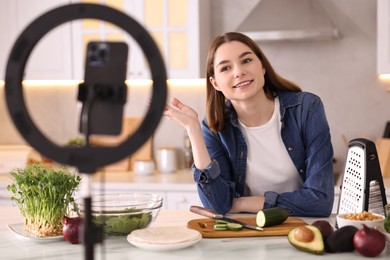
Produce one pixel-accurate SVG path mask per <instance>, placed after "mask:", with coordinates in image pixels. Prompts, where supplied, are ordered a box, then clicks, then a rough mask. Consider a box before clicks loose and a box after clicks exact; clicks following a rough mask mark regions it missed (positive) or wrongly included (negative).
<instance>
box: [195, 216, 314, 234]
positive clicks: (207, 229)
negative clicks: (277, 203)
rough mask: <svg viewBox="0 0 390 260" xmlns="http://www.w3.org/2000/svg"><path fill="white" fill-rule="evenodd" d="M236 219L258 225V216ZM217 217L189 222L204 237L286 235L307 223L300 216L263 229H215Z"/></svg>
mask: <svg viewBox="0 0 390 260" xmlns="http://www.w3.org/2000/svg"><path fill="white" fill-rule="evenodd" d="M234 219H236V220H239V221H242V222H245V223H249V224H252V225H256V217H246V218H234ZM214 224H215V219H211V218H200V219H193V220H191V221H189V222H188V223H187V226H188V227H189V228H191V229H195V230H198V231H199V232H200V233H201V234H202V237H206V238H223V237H263V236H286V235H287V234H288V232H289V231H290V230H291V229H293V228H295V227H298V226H301V225H306V224H307V223H306V222H305V221H303V220H302V219H300V218H296V217H288V218H287V220H286V221H285V222H284V223H282V224H280V225H276V226H271V227H265V228H264V230H263V231H257V230H252V229H247V228H243V229H242V230H240V231H231V230H223V231H215V230H214Z"/></svg>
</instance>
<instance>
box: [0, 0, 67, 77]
mask: <svg viewBox="0 0 390 260" xmlns="http://www.w3.org/2000/svg"><path fill="white" fill-rule="evenodd" d="M67 3H69V0H30V1H24V0H2V1H0V8H1V10H2V15H1V16H0V32H1V35H2V39H1V41H0V50H1V52H0V63H1V66H0V68H1V70H0V78H1V79H4V77H5V68H6V62H7V60H8V56H9V53H10V51H11V49H12V46H13V45H14V42H15V40H16V39H17V37H18V36H19V35H20V33H21V32H22V31H23V30H24V28H25V27H26V26H27V25H28V24H30V22H32V21H33V20H34V19H35V18H37V17H38V16H39V15H41V14H43V13H44V12H46V11H48V10H50V9H52V8H54V7H57V6H60V5H63V4H67ZM70 35H71V26H70V24H69V23H68V24H63V25H61V26H59V27H56V28H54V29H53V30H51V31H50V32H49V33H48V34H46V35H45V36H44V37H43V38H42V39H41V40H40V41H39V42H38V44H37V45H36V46H35V48H34V49H33V51H32V53H31V54H30V57H29V59H28V63H27V64H26V68H25V77H24V79H71V78H72V64H71V61H72V56H71V53H72V51H71V50H72V46H71V38H70V37H69V36H70Z"/></svg>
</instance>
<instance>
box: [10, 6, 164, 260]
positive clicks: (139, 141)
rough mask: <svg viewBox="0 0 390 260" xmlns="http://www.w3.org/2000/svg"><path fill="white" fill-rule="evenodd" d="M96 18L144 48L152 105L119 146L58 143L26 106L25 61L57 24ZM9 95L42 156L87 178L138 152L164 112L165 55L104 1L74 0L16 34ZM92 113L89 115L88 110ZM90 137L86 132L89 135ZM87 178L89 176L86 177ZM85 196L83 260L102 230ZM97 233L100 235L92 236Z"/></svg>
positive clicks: (28, 138)
mask: <svg viewBox="0 0 390 260" xmlns="http://www.w3.org/2000/svg"><path fill="white" fill-rule="evenodd" d="M88 18H89V19H98V20H104V21H107V22H111V23H113V24H114V25H117V26H118V27H121V28H122V29H123V30H125V31H126V32H127V33H128V34H130V35H131V36H132V37H133V38H134V39H135V40H136V42H137V43H138V45H139V46H140V47H141V49H142V51H143V53H144V54H145V56H146V58H147V60H148V63H149V67H150V69H151V74H152V80H153V89H152V99H151V101H150V106H149V109H148V111H147V113H146V114H145V117H144V119H143V121H142V122H141V124H140V126H139V127H138V128H137V129H136V131H135V132H134V133H133V134H132V135H131V136H129V137H128V138H127V139H126V140H124V141H123V142H122V143H120V144H119V145H117V146H115V147H91V146H90V145H89V144H87V145H85V146H83V147H77V148H76V147H63V146H58V145H56V144H54V143H53V142H51V141H50V140H49V139H47V138H46V137H45V136H44V135H43V134H42V132H41V131H40V130H39V129H38V127H37V126H36V125H35V123H34V121H33V120H32V118H31V117H30V115H29V113H28V110H27V108H26V105H25V101H24V96H23V86H22V80H23V75H24V70H25V66H26V63H27V60H28V58H29V56H30V54H31V52H32V50H33V48H34V47H35V45H36V44H37V43H38V41H39V40H40V39H41V38H42V37H43V36H44V35H45V34H46V33H47V32H49V31H50V30H52V29H53V28H55V27H57V26H58V25H60V24H62V23H65V22H68V21H71V20H76V19H88ZM5 97H6V102H7V107H8V111H9V113H10V116H11V118H12V120H13V122H14V124H15V126H16V128H17V129H18V131H19V132H20V134H21V135H22V136H23V137H24V139H25V140H26V141H27V142H28V143H29V144H30V145H31V146H32V147H34V148H35V149H36V150H37V151H38V152H40V153H41V154H42V155H44V156H46V157H48V158H50V159H52V160H54V161H56V162H59V163H62V164H65V165H71V166H75V167H76V168H77V169H78V170H79V172H81V173H83V174H86V175H87V176H88V177H89V176H90V175H91V174H93V173H95V172H96V169H98V168H99V167H102V166H104V165H108V164H111V163H114V162H116V161H119V160H121V159H123V158H125V157H127V156H129V155H131V154H132V153H134V152H135V151H137V150H138V149H139V148H140V147H141V146H142V145H143V144H144V143H145V142H146V141H147V140H148V138H149V137H150V136H151V135H152V134H153V132H154V130H155V129H156V128H157V126H158V123H159V121H160V119H161V116H162V113H163V111H164V107H165V102H166V97H167V85H166V71H165V66H164V62H163V59H162V57H161V54H160V52H159V50H158V47H157V45H156V44H155V42H154V41H153V39H152V38H151V36H150V35H149V33H148V32H147V31H146V30H145V29H144V28H143V27H142V26H141V25H140V24H139V23H138V22H136V21H135V20H134V19H132V18H131V17H129V16H127V15H126V14H124V13H122V12H120V11H118V10H116V9H113V8H110V7H107V6H102V5H96V4H71V5H65V6H61V7H58V8H55V9H53V10H51V11H48V12H46V13H45V14H43V15H41V16H40V17H38V18H37V19H35V20H34V21H33V22H32V23H31V24H30V25H28V26H27V27H26V29H25V30H24V31H23V32H22V33H21V34H20V36H19V37H18V38H17V40H16V42H15V44H14V46H13V48H12V50H11V53H10V55H9V58H8V62H7V68H6V74H5ZM87 116H88V115H87ZM87 138H88V136H87ZM88 179H89V178H88ZM88 194H90V191H89V190H87V195H86V197H85V202H86V207H85V225H84V234H85V235H84V237H85V241H84V247H85V259H88V260H93V259H94V244H95V243H96V242H97V241H99V240H100V239H99V235H96V234H99V233H101V232H100V231H99V230H98V229H95V228H94V226H93V225H92V224H91V223H92V221H91V203H92V202H91V198H90V196H88ZM91 237H92V238H95V237H98V239H90V238H91Z"/></svg>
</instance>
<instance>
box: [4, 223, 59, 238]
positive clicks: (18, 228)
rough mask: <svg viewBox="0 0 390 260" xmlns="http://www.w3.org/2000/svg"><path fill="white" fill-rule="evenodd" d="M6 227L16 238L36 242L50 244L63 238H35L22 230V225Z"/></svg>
mask: <svg viewBox="0 0 390 260" xmlns="http://www.w3.org/2000/svg"><path fill="white" fill-rule="evenodd" d="M7 227H8V229H9V230H11V231H12V232H13V233H14V234H16V235H17V236H19V237H21V238H24V239H28V240H33V241H36V242H52V241H60V240H64V236H51V237H37V236H35V235H34V234H33V233H31V232H28V231H27V230H24V224H23V223H18V224H8V225H7Z"/></svg>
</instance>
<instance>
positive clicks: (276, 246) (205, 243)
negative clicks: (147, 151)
mask: <svg viewBox="0 0 390 260" xmlns="http://www.w3.org/2000/svg"><path fill="white" fill-rule="evenodd" d="M0 212H1V213H0V252H1V253H0V255H1V259H7V260H16V259H39V260H46V259H56V260H58V259H72V260H77V259H84V248H83V245H72V244H70V243H68V242H67V241H65V240H64V241H56V242H47V243H37V242H34V241H31V240H25V239H22V238H19V237H18V236H16V235H15V234H14V233H12V232H11V231H9V230H8V228H7V224H12V223H20V222H21V221H22V217H21V215H20V213H19V209H18V208H17V207H0ZM196 218H200V216H199V215H196V214H193V213H191V212H189V211H186V210H162V211H161V212H160V214H159V215H158V217H157V219H156V221H155V222H154V223H153V226H171V227H172V228H174V227H177V226H186V225H187V222H188V221H189V220H191V219H196ZM314 220H315V219H305V221H306V222H307V223H311V222H312V221H314ZM330 221H333V218H330ZM100 249H101V246H97V247H96V248H95V259H133V260H134V259H142V260H144V259H153V260H154V259H158V260H176V259H177V260H186V259H188V260H195V259H199V260H200V259H202V260H204V259H213V260H218V259H224V260H226V259H245V260H251V259H256V260H259V259H287V258H288V259H300V260H302V259H303V260H305V259H314V258H318V259H320V258H321V259H324V258H326V259H343V260H348V259H366V258H365V257H363V256H361V255H360V254H359V253H358V252H356V251H355V252H348V253H337V254H330V253H325V254H324V255H322V256H316V255H313V254H309V253H306V252H302V251H299V250H297V249H295V248H294V247H292V246H291V245H290V244H289V242H288V241H287V238H286V237H285V236H283V237H256V238H254V237H250V238H223V239H222V238H221V239H219V238H212V239H206V238H203V239H202V240H201V241H200V242H199V243H197V244H195V245H193V246H191V247H188V248H184V249H181V250H175V251H167V252H152V251H146V250H144V249H139V248H136V247H134V246H133V245H131V244H130V243H128V242H127V241H126V237H111V238H108V239H106V240H105V242H104V251H105V254H104V255H102V252H101V250H100ZM389 256H390V245H389V244H387V247H386V249H385V251H384V252H382V254H381V255H379V256H378V257H376V258H377V259H389Z"/></svg>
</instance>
